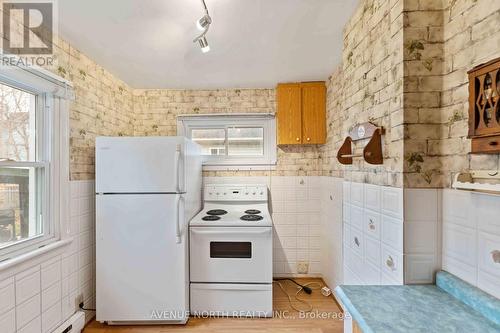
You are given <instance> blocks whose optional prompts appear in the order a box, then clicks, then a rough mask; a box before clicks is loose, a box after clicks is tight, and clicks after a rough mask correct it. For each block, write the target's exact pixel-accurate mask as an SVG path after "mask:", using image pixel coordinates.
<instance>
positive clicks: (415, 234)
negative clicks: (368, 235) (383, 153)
mask: <svg viewBox="0 0 500 333" xmlns="http://www.w3.org/2000/svg"><path fill="white" fill-rule="evenodd" d="M441 197H442V191H441V190H440V189H405V190H404V217H405V218H404V254H405V258H404V259H405V276H404V279H405V283H406V284H422V283H433V282H434V276H435V272H436V271H438V270H439V269H440V268H441V238H442V235H441V231H442V222H441V220H442V212H441V210H442V209H441V206H442V204H441Z"/></svg>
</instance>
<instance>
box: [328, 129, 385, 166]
mask: <svg viewBox="0 0 500 333" xmlns="http://www.w3.org/2000/svg"><path fill="white" fill-rule="evenodd" d="M383 134H385V129H384V128H383V127H378V126H376V125H374V124H372V123H369V122H367V123H362V124H358V125H356V126H354V127H353V128H352V129H351V130H350V131H349V136H348V137H347V138H345V140H344V143H343V144H342V146H341V147H340V149H339V151H338V153H337V159H338V160H339V162H340V163H342V164H352V159H353V158H357V157H363V158H364V159H365V161H366V162H367V163H369V164H382V163H383V157H382V135H383ZM368 138H370V141H369V142H368V144H367V145H366V146H365V147H364V149H363V154H353V152H352V142H353V141H359V140H364V139H368Z"/></svg>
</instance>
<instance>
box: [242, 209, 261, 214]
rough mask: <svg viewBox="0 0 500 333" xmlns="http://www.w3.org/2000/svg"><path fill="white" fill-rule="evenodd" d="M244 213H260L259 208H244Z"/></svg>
mask: <svg viewBox="0 0 500 333" xmlns="http://www.w3.org/2000/svg"><path fill="white" fill-rule="evenodd" d="M245 214H250V215H255V214H260V210H258V209H249V210H245Z"/></svg>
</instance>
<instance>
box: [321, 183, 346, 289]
mask: <svg viewBox="0 0 500 333" xmlns="http://www.w3.org/2000/svg"><path fill="white" fill-rule="evenodd" d="M321 187H322V191H321V193H322V197H321V220H322V230H323V232H322V251H321V252H322V254H323V256H322V258H321V264H322V270H321V273H322V276H323V279H324V280H325V282H326V284H327V285H329V286H330V287H331V288H334V287H336V286H337V285H339V284H342V283H343V279H344V277H343V269H342V266H343V259H342V233H343V231H342V191H343V189H342V188H343V179H342V178H333V177H321Z"/></svg>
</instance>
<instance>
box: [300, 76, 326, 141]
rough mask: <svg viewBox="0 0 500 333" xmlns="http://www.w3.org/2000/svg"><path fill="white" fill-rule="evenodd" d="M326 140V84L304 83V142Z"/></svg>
mask: <svg viewBox="0 0 500 333" xmlns="http://www.w3.org/2000/svg"><path fill="white" fill-rule="evenodd" d="M325 142H326V86H325V84H324V83H323V82H311V83H302V143H306V144H323V143H325Z"/></svg>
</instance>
